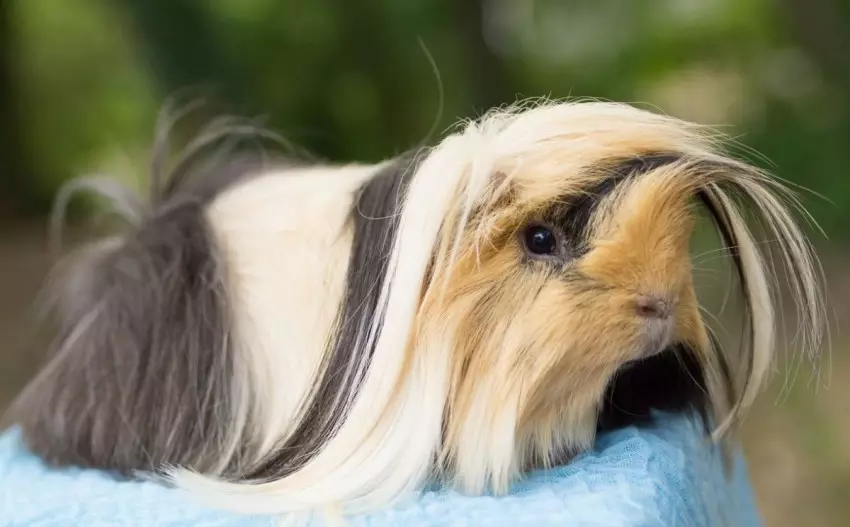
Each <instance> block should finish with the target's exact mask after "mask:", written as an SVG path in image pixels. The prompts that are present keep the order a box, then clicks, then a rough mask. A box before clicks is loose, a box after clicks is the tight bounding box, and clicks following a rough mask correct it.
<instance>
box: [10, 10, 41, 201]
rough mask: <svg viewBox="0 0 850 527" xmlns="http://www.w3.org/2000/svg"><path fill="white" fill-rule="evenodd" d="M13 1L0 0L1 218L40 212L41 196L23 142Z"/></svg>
mask: <svg viewBox="0 0 850 527" xmlns="http://www.w3.org/2000/svg"><path fill="white" fill-rule="evenodd" d="M13 3H14V2H13V0H0V216H2V217H6V218H8V217H10V216H14V215H20V214H29V213H32V212H37V211H42V210H45V208H46V207H47V206H48V199H47V198H45V197H44V196H43V195H41V194H40V193H39V192H38V190H37V185H36V184H35V183H36V181H37V179H36V177H35V174H34V171H33V170H32V166H31V164H30V163H29V162H28V161H29V160H28V156H27V151H26V147H25V145H24V141H23V116H22V115H21V112H20V104H19V101H18V96H17V81H18V79H17V75H16V64H17V59H18V57H17V49H16V41H15V35H16V31H14V29H15V28H14V21H13V10H12V4H13Z"/></svg>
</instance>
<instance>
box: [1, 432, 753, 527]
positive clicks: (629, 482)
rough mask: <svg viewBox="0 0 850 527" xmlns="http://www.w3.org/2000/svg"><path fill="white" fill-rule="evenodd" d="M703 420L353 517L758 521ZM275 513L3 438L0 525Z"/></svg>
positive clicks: (226, 518) (744, 524)
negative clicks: (66, 465) (50, 460)
mask: <svg viewBox="0 0 850 527" xmlns="http://www.w3.org/2000/svg"><path fill="white" fill-rule="evenodd" d="M703 437H704V436H701V434H700V429H699V428H698V427H697V425H696V424H695V423H694V422H692V421H690V420H688V419H685V418H682V417H676V418H673V417H663V418H662V419H660V420H659V421H658V423H657V424H656V425H654V426H653V427H647V428H640V429H639V428H626V429H623V430H619V431H616V432H613V433H610V434H606V435H603V436H602V437H600V438H599V440H598V441H597V445H596V448H595V450H594V451H593V452H590V453H587V454H585V455H582V456H580V457H579V458H577V459H575V460H574V461H573V462H572V463H570V464H569V465H568V466H565V467H561V468H557V469H554V470H549V471H543V472H537V473H534V474H531V475H530V476H529V477H528V478H527V479H526V480H525V481H523V482H522V483H520V484H518V485H517V486H516V488H515V489H514V491H513V492H512V493H511V495H509V496H506V497H501V498H493V497H486V496H485V497H467V496H462V495H459V494H458V493H456V492H452V491H439V492H430V491H429V492H425V493H423V494H422V495H421V496H420V497H419V498H418V499H416V500H414V501H410V502H407V503H403V504H400V505H398V506H397V507H395V508H393V509H391V510H387V511H384V512H380V513H377V514H373V515H370V516H364V517H356V518H354V519H353V520H352V522H351V524H352V525H356V526H366V525H368V526H390V525H392V526H404V527H416V526H425V525H429V526H430V525H434V526H437V525H439V526H477V525H486V526H519V525H529V526H531V525H533V526H546V525H565V526H571V527H583V526H612V527H614V526H629V527H632V526H635V527H637V526H641V527H650V526H652V527H655V526H658V527H662V526H665V527H670V526H682V527H700V526H714V525H730V526H735V527H750V526H756V525H760V524H761V521H760V519H759V517H758V514H757V512H756V510H755V506H754V501H753V496H752V492H751V489H750V487H749V481H748V478H747V474H746V469H745V467H744V463H743V460H742V459H740V458H739V459H738V460H737V462H736V463H737V464H736V467H735V472H734V477H733V479H732V481H731V482H726V481H725V480H724V476H723V473H722V463H721V460H720V457H719V454H718V452H716V450H715V449H713V448H710V447H709V446H708V445H707V444H706V443H705V440H704V439H703ZM275 523H276V522H275V521H274V519H272V518H268V517H245V516H238V515H234V514H229V513H223V512H220V511H212V510H209V509H205V508H202V507H200V506H198V505H196V504H195V503H193V502H192V501H191V500H190V499H189V498H187V496H186V495H185V494H184V493H182V492H179V491H176V490H173V489H167V488H164V487H162V486H159V485H157V484H155V483H151V482H128V481H123V482H118V481H114V480H112V479H110V478H109V477H108V476H106V475H104V474H102V473H99V472H96V471H91V470H79V469H63V470H51V469H48V468H46V467H45V466H44V465H43V464H42V463H41V462H40V461H39V460H38V459H37V458H35V457H33V456H32V455H31V454H29V453H28V452H26V451H25V449H23V447H22V446H21V442H20V435H19V433H18V432H17V431H16V430H12V431H8V432H6V433H5V434H4V435H3V436H0V526H3V527H6V526H13V525H14V526H39V527H44V526H51V527H53V526H60V525H61V526H71V525H80V526H86V527H101V526H103V527H105V526H110V527H115V526H129V525H133V526H166V525H167V526H189V525H201V526H208V527H211V526H217V527H231V526H247V527H255V526H272V525H275Z"/></svg>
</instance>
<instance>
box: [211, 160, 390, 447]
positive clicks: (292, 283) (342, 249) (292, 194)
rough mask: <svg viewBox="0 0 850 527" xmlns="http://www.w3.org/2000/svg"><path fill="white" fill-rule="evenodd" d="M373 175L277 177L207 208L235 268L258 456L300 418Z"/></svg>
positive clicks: (239, 339) (294, 173)
mask: <svg viewBox="0 0 850 527" xmlns="http://www.w3.org/2000/svg"><path fill="white" fill-rule="evenodd" d="M374 173H375V167H373V166H350V167H345V168H339V167H334V168H324V167H318V168H307V169H296V170H289V171H285V172H272V173H269V174H266V175H263V176H260V177H258V178H255V179H249V183H248V184H242V185H239V186H237V187H235V188H233V189H232V190H229V191H227V192H225V193H223V194H222V195H221V196H220V197H218V198H217V199H216V200H215V201H214V202H213V203H212V204H211V205H210V207H209V209H208V211H207V218H208V220H209V222H210V225H211V227H212V229H213V232H214V233H215V236H216V238H217V243H218V246H219V250H220V252H221V253H222V256H223V260H224V262H225V267H226V269H227V277H226V282H227V288H228V291H229V295H230V298H229V300H230V302H231V304H232V313H233V316H234V317H235V321H234V324H235V327H234V328H232V332H233V333H234V336H235V341H236V343H237V345H238V346H239V348H240V350H239V353H238V355H237V356H238V357H239V358H241V359H242V361H243V362H242V364H243V365H244V367H246V368H247V369H248V371H249V381H248V382H249V385H248V387H247V389H245V388H246V387H242V388H243V390H242V394H241V395H242V397H249V398H250V403H249V404H248V405H243V408H244V410H245V411H248V410H249V409H250V410H253V415H255V416H256V419H257V422H258V423H257V426H256V428H257V429H256V430H254V431H253V432H254V436H253V437H251V438H250V439H251V440H252V441H254V442H256V443H257V444H258V445H259V447H258V452H268V450H269V449H270V448H272V446H273V445H274V444H275V443H276V442H278V441H279V440H280V438H281V437H286V435H287V434H288V433H289V431H290V429H291V427H292V426H293V425H294V424H295V423H296V422H297V421H296V416H297V412H298V410H299V408H300V407H301V404H302V402H303V401H302V398H303V395H304V394H305V393H306V392H307V391H308V390H309V386H310V384H311V383H312V381H313V379H314V377H315V374H316V370H317V367H318V365H319V363H320V361H321V357H322V353H323V351H324V342H325V341H326V339H327V338H328V337H329V336H330V335H329V332H330V330H331V327H332V323H333V319H334V316H335V314H336V306H338V305H339V303H340V301H341V298H342V294H343V290H344V287H345V266H346V264H347V262H348V253H349V251H350V248H351V241H352V237H353V233H352V231H351V228H350V226H348V225H347V218H348V213H347V211H348V210H349V209H350V208H351V206H352V202H353V196H354V192H355V191H356V189H357V188H358V187H359V186H360V185H362V183H363V181H364V180H366V179H368V178H369V177H371V176H372V175H373V174H374ZM236 384H238V383H236ZM244 439H245V438H243V440H244Z"/></svg>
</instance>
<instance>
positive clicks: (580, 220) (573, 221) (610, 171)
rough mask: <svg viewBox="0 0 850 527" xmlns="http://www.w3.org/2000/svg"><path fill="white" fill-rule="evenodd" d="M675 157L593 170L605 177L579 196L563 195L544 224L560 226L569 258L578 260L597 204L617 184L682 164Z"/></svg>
mask: <svg viewBox="0 0 850 527" xmlns="http://www.w3.org/2000/svg"><path fill="white" fill-rule="evenodd" d="M681 159H682V156H681V155H677V154H663V153H659V154H647V155H643V156H640V157H634V158H630V159H627V160H625V161H622V162H620V163H617V164H613V165H611V166H608V165H607V164H606V165H605V166H600V167H595V168H594V170H599V171H602V172H604V173H605V174H606V175H607V176H606V177H605V178H604V179H603V180H602V181H600V182H599V183H597V184H596V185H595V186H594V187H592V188H589V189H587V190H586V191H585V192H584V193H582V194H581V195H580V196H565V197H564V198H562V199H561V200H559V201H560V202H559V203H558V204H557V205H555V206H553V207H552V208H550V209H549V210H547V211H546V212H545V213H544V221H546V222H547V223H550V224H552V225H557V226H558V227H560V228H561V229H562V231H563V233H564V238H565V239H566V240H567V243H568V244H569V247H568V248H567V250H568V252H569V253H570V255H572V256H573V257H579V256H581V255H582V254H585V253H586V252H587V250H588V242H589V240H588V239H587V226H588V224H589V223H590V219H591V218H592V217H593V215H594V214H595V213H596V209H597V208H598V207H599V203H600V202H601V201H602V200H603V199H604V198H605V197H606V196H608V195H609V194H611V193H612V192H613V191H614V190H615V189H616V188H617V186H618V185H620V184H621V183H623V182H625V181H628V180H629V179H631V178H634V177H637V176H640V175H641V174H647V173H649V172H651V171H653V170H655V169H657V168H660V167H662V166H664V165H669V164H672V163H675V162H677V161H681Z"/></svg>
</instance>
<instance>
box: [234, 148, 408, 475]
mask: <svg viewBox="0 0 850 527" xmlns="http://www.w3.org/2000/svg"><path fill="white" fill-rule="evenodd" d="M418 159H419V158H418V156H417V155H415V154H409V155H406V156H402V157H401V158H399V160H398V161H397V162H396V163H394V164H393V165H392V166H391V167H389V168H387V169H385V171H384V172H383V173H380V174H378V175H376V176H375V177H374V178H372V179H371V180H370V181H369V182H368V183H366V184H365V185H364V187H363V188H362V189H361V192H360V196H359V198H358V200H357V204H356V210H354V211H352V220H353V221H354V242H353V247H352V252H351V257H350V260H349V264H348V275H347V285H346V291H345V297H344V300H343V305H342V309H341V313H340V315H339V319H338V328H337V334H336V335H335V338H334V340H333V343H332V344H331V350H330V353H329V355H328V358H327V359H326V362H325V365H324V372H323V374H322V376H321V379H320V380H319V382H318V383H317V385H316V386H315V388H314V390H313V393H312V395H311V398H310V403H309V405H308V407H307V409H306V411H305V412H304V413H303V415H302V418H301V420H300V424H299V426H298V428H297V429H296V430H295V431H294V432H293V433H292V435H291V436H290V437H289V438H288V439H287V440H286V441H285V443H283V445H281V446H280V447H279V448H278V449H276V451H275V452H274V454H273V455H271V456H270V457H269V458H268V459H267V460H265V461H264V462H263V463H261V464H260V466H259V467H258V468H257V469H256V470H255V471H253V473H252V474H250V475H249V476H248V477H249V479H263V480H265V479H273V478H280V477H283V476H286V475H287V474H291V473H292V472H294V471H296V470H298V469H299V468H301V467H303V466H304V465H305V464H306V463H307V462H309V461H310V460H311V459H312V458H313V457H315V455H316V454H318V453H319V452H320V451H321V449H322V448H323V446H324V445H325V444H326V443H327V442H328V441H329V440H330V439H331V438H332V437H333V436H334V434H335V433H336V431H337V430H338V429H339V427H340V425H341V424H342V423H343V422H344V420H345V418H346V416H347V415H348V411H349V405H348V401H350V400H351V399H352V397H351V396H352V395H354V394H356V393H357V391H358V390H359V388H360V383H361V382H362V379H358V378H356V377H355V376H352V375H350V372H352V371H358V370H359V371H365V370H366V369H367V368H368V367H369V362H370V361H371V359H372V353H373V352H374V346H370V347H369V348H368V349H365V350H359V349H358V346H357V344H358V343H357V342H356V339H357V337H358V335H359V334H360V333H361V330H362V328H364V327H366V326H367V325H368V324H369V323H370V322H371V321H372V319H373V318H374V317H375V311H376V308H377V304H378V299H379V296H380V293H381V287H382V284H383V282H384V279H385V278H386V274H387V266H388V264H389V257H390V253H391V251H392V247H393V243H394V241H395V238H396V231H397V229H398V221H397V219H398V213H399V205H400V204H401V199H402V198H403V197H404V193H405V191H406V189H407V185H408V183H409V180H410V176H412V175H413V173H414V172H415V167H416V165H417V162H418ZM357 351H362V352H363V354H362V355H356V354H355V353H356V352H357Z"/></svg>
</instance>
